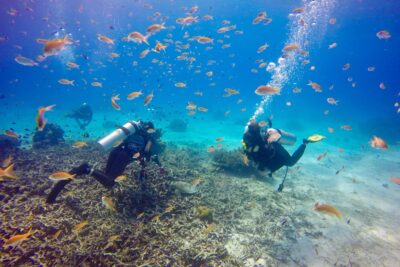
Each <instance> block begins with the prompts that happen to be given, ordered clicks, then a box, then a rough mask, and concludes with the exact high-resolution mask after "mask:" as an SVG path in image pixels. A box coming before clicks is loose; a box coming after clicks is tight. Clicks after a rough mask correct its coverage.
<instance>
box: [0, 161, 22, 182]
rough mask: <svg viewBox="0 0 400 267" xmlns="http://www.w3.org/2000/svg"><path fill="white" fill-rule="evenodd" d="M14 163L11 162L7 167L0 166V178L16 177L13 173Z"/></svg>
mask: <svg viewBox="0 0 400 267" xmlns="http://www.w3.org/2000/svg"><path fill="white" fill-rule="evenodd" d="M13 168H14V164H11V165H10V166H8V167H7V168H4V169H2V168H0V179H1V178H10V179H17V178H18V177H17V176H16V175H15V173H14V170H13Z"/></svg>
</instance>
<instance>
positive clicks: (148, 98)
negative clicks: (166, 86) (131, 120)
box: [143, 91, 154, 106]
mask: <svg viewBox="0 0 400 267" xmlns="http://www.w3.org/2000/svg"><path fill="white" fill-rule="evenodd" d="M153 97H154V94H153V91H152V92H151V93H150V94H149V95H147V96H146V98H145V99H144V102H143V104H144V105H145V106H147V105H148V104H149V103H150V102H151V101H152V100H153Z"/></svg>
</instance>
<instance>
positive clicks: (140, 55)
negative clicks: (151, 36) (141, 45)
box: [139, 49, 150, 58]
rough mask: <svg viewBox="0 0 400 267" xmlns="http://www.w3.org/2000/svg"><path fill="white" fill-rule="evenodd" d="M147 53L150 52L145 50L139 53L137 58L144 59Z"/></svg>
mask: <svg viewBox="0 0 400 267" xmlns="http://www.w3.org/2000/svg"><path fill="white" fill-rule="evenodd" d="M148 53H150V50H149V49H145V50H143V51H142V52H140V54H139V57H140V58H144V57H146V56H147V54H148Z"/></svg>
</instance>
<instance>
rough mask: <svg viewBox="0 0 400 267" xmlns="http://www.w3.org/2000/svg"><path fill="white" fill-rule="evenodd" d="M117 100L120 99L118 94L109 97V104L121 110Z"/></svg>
mask: <svg viewBox="0 0 400 267" xmlns="http://www.w3.org/2000/svg"><path fill="white" fill-rule="evenodd" d="M117 100H120V99H119V95H115V96H113V97H111V105H112V106H113V108H114V109H116V110H121V107H120V106H119V105H118V104H117V102H116V101H117Z"/></svg>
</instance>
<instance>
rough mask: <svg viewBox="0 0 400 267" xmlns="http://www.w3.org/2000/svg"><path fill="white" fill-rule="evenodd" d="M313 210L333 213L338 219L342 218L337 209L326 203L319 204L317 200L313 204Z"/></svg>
mask: <svg viewBox="0 0 400 267" xmlns="http://www.w3.org/2000/svg"><path fill="white" fill-rule="evenodd" d="M314 210H316V211H319V212H323V213H326V214H329V215H334V216H336V217H338V218H339V219H340V218H342V214H341V213H340V211H339V210H338V209H336V208H335V207H334V206H331V205H328V204H319V203H318V202H317V203H315V205H314Z"/></svg>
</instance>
